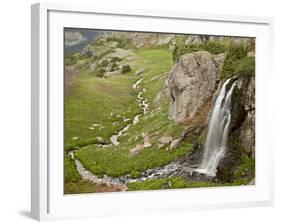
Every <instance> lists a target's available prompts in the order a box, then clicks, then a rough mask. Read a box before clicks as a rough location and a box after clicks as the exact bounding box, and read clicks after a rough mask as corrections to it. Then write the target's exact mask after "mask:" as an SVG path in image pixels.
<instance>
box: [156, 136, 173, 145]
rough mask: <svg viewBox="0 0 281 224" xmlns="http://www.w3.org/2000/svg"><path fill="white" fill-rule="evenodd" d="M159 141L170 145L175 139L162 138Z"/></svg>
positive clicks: (169, 137) (170, 137)
mask: <svg viewBox="0 0 281 224" xmlns="http://www.w3.org/2000/svg"><path fill="white" fill-rule="evenodd" d="M159 141H160V143H161V144H169V143H171V142H172V141H173V137H172V136H162V137H161V138H160V139H159Z"/></svg>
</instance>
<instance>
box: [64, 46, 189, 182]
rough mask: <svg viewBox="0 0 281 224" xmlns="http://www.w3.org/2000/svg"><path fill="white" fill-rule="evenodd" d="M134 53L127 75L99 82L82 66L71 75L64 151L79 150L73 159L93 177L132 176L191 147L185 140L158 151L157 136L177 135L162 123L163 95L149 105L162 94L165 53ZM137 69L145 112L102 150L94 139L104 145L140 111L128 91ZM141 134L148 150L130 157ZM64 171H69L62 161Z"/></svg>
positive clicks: (156, 50)
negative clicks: (146, 106)
mask: <svg viewBox="0 0 281 224" xmlns="http://www.w3.org/2000/svg"><path fill="white" fill-rule="evenodd" d="M134 53H135V54H137V55H138V58H137V61H136V62H135V66H134V67H133V69H132V71H131V72H129V73H126V74H122V75H116V76H110V77H108V78H99V77H96V76H94V75H93V74H92V73H91V72H90V71H89V69H87V68H85V69H83V70H82V71H81V72H80V73H79V75H77V76H76V77H75V85H73V86H71V89H70V91H68V94H67V96H66V100H65V143H66V144H65V150H66V151H68V150H71V149H73V148H75V147H80V148H79V150H78V152H77V153H76V157H77V158H78V159H79V160H80V161H81V163H82V164H83V165H84V166H85V168H86V169H88V170H89V171H91V172H93V173H95V174H96V175H100V176H102V175H109V176H114V177H118V176H120V175H124V174H130V175H131V176H134V177H137V176H138V175H139V174H140V172H142V171H144V170H146V169H148V168H154V167H157V166H163V165H165V164H168V163H170V162H171V161H173V160H175V159H176V158H179V157H181V156H184V155H186V153H188V152H189V151H191V147H192V145H191V144H189V143H188V142H184V143H183V144H182V145H181V146H180V147H178V148H177V149H174V150H167V148H165V147H164V148H161V149H158V144H159V137H161V136H167V135H169V136H170V135H171V136H173V137H175V138H176V137H178V136H179V135H180V133H181V131H182V127H180V126H178V125H175V124H174V122H173V121H171V120H169V119H168V99H167V97H165V96H163V97H161V99H160V100H161V106H159V105H156V104H155V102H154V101H155V98H156V96H157V94H158V93H159V92H160V91H163V87H164V86H165V80H166V78H167V76H168V73H169V71H170V70H171V68H172V55H171V52H170V51H169V50H168V49H167V48H166V47H162V48H161V47H159V48H150V49H137V50H134ZM140 69H144V70H145V72H144V73H143V74H142V75H141V76H142V77H143V78H144V79H143V81H142V83H141V84H140V86H139V88H145V89H146V91H145V92H144V94H143V96H144V97H145V98H147V99H148V103H149V113H147V114H146V115H144V116H141V117H140V122H139V123H138V124H136V125H132V126H131V127H130V128H129V130H128V132H127V133H126V134H125V135H124V136H122V137H120V138H119V141H120V145H118V146H112V147H107V148H102V147H98V146H96V145H94V143H96V142H97V139H96V138H97V137H102V138H104V139H105V141H106V142H109V141H110V140H109V138H110V136H111V135H112V134H113V133H115V132H116V131H117V130H120V129H121V128H123V127H124V126H125V125H126V124H127V123H128V122H130V121H126V122H124V118H128V119H133V117H134V115H136V114H138V113H141V108H140V107H139V105H138V103H137V101H136V95H137V93H138V91H136V90H134V89H133V88H132V85H133V83H134V82H135V81H136V80H137V79H139V78H140V77H137V76H136V75H134V74H135V72H136V71H138V70H140ZM142 133H147V134H148V135H149V136H150V143H151V144H152V147H150V148H146V149H144V150H143V151H141V152H140V153H139V154H138V155H137V156H132V155H131V154H130V149H131V148H133V147H134V146H136V145H137V144H141V143H143V138H142V136H141V134H142ZM70 164H71V163H70ZM68 169H72V167H71V166H69V164H68V163H66V170H68ZM74 182H75V181H72V182H71V183H72V184H71V186H73V183H74Z"/></svg>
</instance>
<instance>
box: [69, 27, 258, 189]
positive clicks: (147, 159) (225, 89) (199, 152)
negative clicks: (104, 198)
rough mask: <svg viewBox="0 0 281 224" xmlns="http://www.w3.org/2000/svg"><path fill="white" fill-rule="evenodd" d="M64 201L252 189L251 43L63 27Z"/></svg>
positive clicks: (251, 40)
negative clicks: (177, 191)
mask: <svg viewBox="0 0 281 224" xmlns="http://www.w3.org/2000/svg"><path fill="white" fill-rule="evenodd" d="M64 92H65V95H64V175H65V176H64V193H65V194H80V193H95V192H116V191H138V190H161V189H176V188H197V187H222V186H234V185H253V184H255V38H250V37H231V36H210V35H194V34H192V35H189V34H168V33H145V32H127V31H105V30H92V29H79V28H65V29H64Z"/></svg>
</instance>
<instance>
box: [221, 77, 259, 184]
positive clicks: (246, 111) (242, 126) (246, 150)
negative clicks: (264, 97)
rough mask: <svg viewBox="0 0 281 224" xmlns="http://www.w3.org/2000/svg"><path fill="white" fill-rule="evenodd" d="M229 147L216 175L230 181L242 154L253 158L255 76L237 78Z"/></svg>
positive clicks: (233, 97)
mask: <svg viewBox="0 0 281 224" xmlns="http://www.w3.org/2000/svg"><path fill="white" fill-rule="evenodd" d="M231 115H232V118H231V130H230V133H229V143H228V145H229V147H228V151H227V152H226V155H225V156H224V158H223V159H222V160H221V162H220V164H219V166H218V172H217V176H218V178H219V179H220V180H223V181H232V179H233V175H234V172H235V170H236V169H237V167H238V166H239V164H240V160H241V157H242V156H247V157H248V158H250V159H254V158H255V78H254V77H246V78H238V80H237V87H236V89H235V91H234V94H233V96H232V111H231Z"/></svg>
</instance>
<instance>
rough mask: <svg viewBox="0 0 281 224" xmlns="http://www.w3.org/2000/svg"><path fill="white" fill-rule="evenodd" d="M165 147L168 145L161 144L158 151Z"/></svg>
mask: <svg viewBox="0 0 281 224" xmlns="http://www.w3.org/2000/svg"><path fill="white" fill-rule="evenodd" d="M165 145H166V144H162V143H161V144H158V146H157V148H158V149H162V148H164V147H165Z"/></svg>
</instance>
